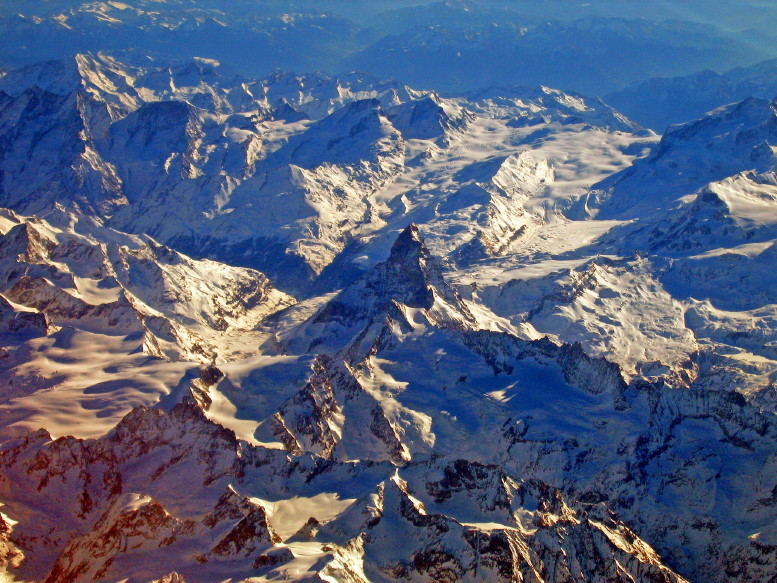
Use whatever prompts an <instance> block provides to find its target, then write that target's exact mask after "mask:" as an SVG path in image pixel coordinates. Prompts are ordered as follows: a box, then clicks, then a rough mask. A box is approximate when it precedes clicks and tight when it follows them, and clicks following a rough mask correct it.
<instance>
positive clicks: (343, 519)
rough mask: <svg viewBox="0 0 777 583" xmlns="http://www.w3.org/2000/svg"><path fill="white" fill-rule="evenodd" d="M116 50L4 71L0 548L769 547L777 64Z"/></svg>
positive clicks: (719, 560)
mask: <svg viewBox="0 0 777 583" xmlns="http://www.w3.org/2000/svg"><path fill="white" fill-rule="evenodd" d="M109 4H110V6H111V7H112V10H114V9H115V10H125V9H122V8H120V7H117V6H116V5H117V4H119V3H109ZM98 12H100V11H99V10H98ZM100 14H102V12H100ZM100 18H102V17H100ZM123 57H124V55H123V54H111V53H110V52H84V53H78V54H76V55H75V56H74V57H73V58H69V59H65V60H58V61H45V62H42V63H35V64H30V65H27V66H25V67H22V68H18V69H13V70H8V71H6V72H5V74H4V75H3V77H2V78H0V207H2V208H3V210H2V211H0V340H1V341H2V342H0V345H1V346H2V348H1V349H0V367H2V369H3V372H4V374H3V378H4V380H3V382H2V385H1V388H0V503H1V504H2V505H1V506H0V566H1V567H0V568H2V569H4V574H3V576H4V577H5V578H6V579H8V580H9V581H12V582H17V581H18V582H22V581H25V582H26V581H42V582H46V583H54V582H63V583H64V582H68V583H81V582H98V581H100V582H105V583H108V582H111V583H114V582H118V581H130V582H132V583H136V582H137V583H163V582H164V583H181V582H188V583H199V582H202V583H205V582H211V581H223V580H232V581H283V580H295V581H343V582H353V583H362V582H380V581H413V582H419V583H420V582H424V581H451V582H453V581H473V582H474V581H484V580H485V581H532V582H537V583H562V582H564V583H566V582H570V581H573V582H580V583H582V582H585V581H624V582H625V581H632V582H640V583H648V582H651V583H654V582H663V583H669V582H678V583H679V582H683V581H690V582H715V583H734V582H747V581H752V582H756V581H775V580H777V571H775V565H777V530H776V529H775V525H776V524H777V453H776V452H777V447H775V446H776V445H777V424H775V413H776V412H777V391H776V390H775V382H777V366H776V365H777V297H775V291H774V290H775V289H777V287H775V284H776V283H777V281H775V275H774V270H773V269H772V266H773V265H774V263H775V257H776V255H775V254H776V253H777V174H776V170H777V168H776V162H777V158H776V155H777V149H776V148H777V102H775V101H772V100H770V99H763V98H758V97H748V98H746V99H744V100H740V101H738V102H735V103H730V104H725V103H721V104H719V105H720V106H721V107H718V108H716V109H714V110H712V111H710V112H709V113H707V114H705V115H702V116H700V117H698V118H697V119H693V120H691V121H688V122H686V123H684V124H678V125H675V126H672V127H671V128H669V129H668V130H667V131H666V132H664V133H663V135H658V134H656V133H655V132H654V131H652V130H650V129H646V128H645V127H643V126H642V125H640V124H639V123H637V122H635V121H632V120H631V119H629V118H628V117H626V116H625V115H623V114H622V113H620V112H619V111H617V110H615V109H613V108H612V107H611V106H609V105H607V104H606V103H605V102H603V101H602V100H600V99H597V98H588V97H585V96H583V95H581V94H578V93H575V92H568V91H562V90H559V89H554V88H551V87H548V86H545V85H540V86H536V87H525V86H521V85H516V84H514V83H511V82H505V83H503V84H493V85H492V86H490V87H487V88H480V89H477V90H475V89H469V88H468V89H466V90H463V89H462V90H460V91H452V90H451V91H448V92H435V91H431V90H429V89H424V88H415V87H412V86H410V85H408V84H405V83H402V82H398V81H380V80H376V79H373V78H370V77H369V76H367V75H362V74H358V73H352V74H347V75H327V74H323V73H319V74H306V75H302V74H294V73H285V72H275V73H273V74H270V75H267V76H264V77H251V76H249V75H241V74H237V73H235V72H234V69H231V68H230V67H226V66H222V65H221V64H220V63H219V62H218V61H216V60H214V59H211V58H204V57H198V58H196V59H193V60H184V61H178V60H164V59H161V58H159V57H153V58H152V57H148V58H146V59H145V60H143V61H140V60H138V59H132V58H128V59H126V60H123ZM506 79H509V76H508V77H506Z"/></svg>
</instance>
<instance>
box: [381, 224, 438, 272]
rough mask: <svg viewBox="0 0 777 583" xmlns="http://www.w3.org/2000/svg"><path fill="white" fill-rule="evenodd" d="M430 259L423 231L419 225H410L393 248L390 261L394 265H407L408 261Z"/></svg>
mask: <svg viewBox="0 0 777 583" xmlns="http://www.w3.org/2000/svg"><path fill="white" fill-rule="evenodd" d="M427 257H429V250H428V249H427V248H426V245H425V244H424V239H423V237H422V236H421V231H420V230H419V228H418V225H416V224H415V223H410V224H409V225H408V226H407V227H405V229H404V230H403V231H402V232H401V233H400V234H399V237H397V240H396V241H394V245H392V246H391V254H390V255H389V261H390V262H392V263H406V262H407V261H408V260H411V261H412V260H418V259H419V258H423V259H426V258H427Z"/></svg>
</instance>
